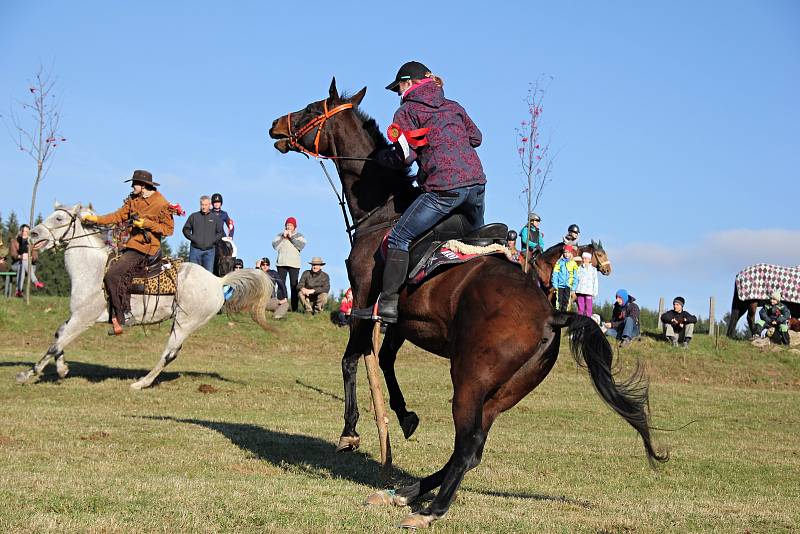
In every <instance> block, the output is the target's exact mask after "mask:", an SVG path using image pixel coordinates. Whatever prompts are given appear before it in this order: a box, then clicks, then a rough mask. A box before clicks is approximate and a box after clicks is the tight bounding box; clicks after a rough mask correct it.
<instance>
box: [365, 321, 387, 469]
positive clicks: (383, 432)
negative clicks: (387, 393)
mask: <svg viewBox="0 0 800 534" xmlns="http://www.w3.org/2000/svg"><path fill="white" fill-rule="evenodd" d="M380 339H381V323H380V322H379V321H375V326H374V327H373V329H372V351H371V352H370V353H369V354H367V355H365V356H364V364H365V365H366V366H367V378H368V379H369V390H370V393H371V394H372V405H373V406H374V407H375V412H374V413H375V424H376V425H377V426H378V439H379V440H380V446H381V473H382V475H383V476H385V477H388V476H389V473H390V471H391V468H392V448H391V445H390V444H389V418H388V417H387V416H386V403H385V402H384V400H383V390H382V389H381V375H380V373H379V372H378V356H377V352H378V348H379V347H380Z"/></svg>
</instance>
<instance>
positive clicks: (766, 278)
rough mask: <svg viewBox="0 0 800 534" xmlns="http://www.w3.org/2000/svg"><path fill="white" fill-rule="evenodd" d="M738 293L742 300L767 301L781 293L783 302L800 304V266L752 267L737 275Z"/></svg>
mask: <svg viewBox="0 0 800 534" xmlns="http://www.w3.org/2000/svg"><path fill="white" fill-rule="evenodd" d="M736 291H737V293H738V294H739V298H740V299H741V300H767V299H768V298H769V296H770V294H772V292H773V291H780V292H781V298H782V300H783V301H785V302H797V303H800V266H798V267H784V266H782V265H770V264H768V263H759V264H756V265H751V266H750V267H748V268H746V269H744V270H743V271H741V272H740V273H739V274H737V275H736Z"/></svg>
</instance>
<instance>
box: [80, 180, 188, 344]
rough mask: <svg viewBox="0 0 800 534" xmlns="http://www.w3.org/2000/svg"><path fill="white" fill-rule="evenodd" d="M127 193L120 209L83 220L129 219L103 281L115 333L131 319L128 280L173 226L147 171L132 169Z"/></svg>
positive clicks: (164, 201)
mask: <svg viewBox="0 0 800 534" xmlns="http://www.w3.org/2000/svg"><path fill="white" fill-rule="evenodd" d="M125 181H126V182H131V188H132V191H131V194H130V195H129V196H128V198H127V199H125V203H124V204H123V205H122V207H121V208H120V209H118V210H117V211H115V212H113V213H109V214H107V215H94V214H85V215H83V216H82V217H81V219H82V220H83V222H86V223H94V224H101V225H111V224H120V223H123V222H127V221H133V223H132V228H131V236H130V239H128V241H127V242H126V243H125V245H124V247H123V249H122V252H121V254H120V256H119V259H117V260H116V261H114V262H112V263H111V264H110V265H109V267H108V271H107V272H106V275H105V278H104V283H105V285H106V292H107V294H108V298H109V300H110V301H111V314H110V319H111V324H112V327H113V329H112V331H111V332H109V334H114V335H119V334H121V333H122V327H123V326H125V325H126V324H128V323H129V321H130V319H131V314H130V309H131V297H130V294H129V288H130V283H131V280H132V279H133V277H134V276H135V275H136V274H137V273H139V272H140V271H141V270H142V269H144V268H145V267H146V265H147V262H148V259H150V258H151V257H153V256H157V255H159V254H160V253H161V240H162V239H164V238H165V237H168V236H171V235H172V232H173V230H174V229H175V223H174V221H173V220H172V213H173V212H172V209H171V208H170V205H169V202H168V201H167V199H166V198H164V196H163V195H162V194H161V193H159V192H158V190H157V189H156V187H158V185H159V184H158V183H157V182H154V181H153V175H152V174H150V173H149V172H148V171H144V170H136V171H133V177H132V178H130V179H129V180H125Z"/></svg>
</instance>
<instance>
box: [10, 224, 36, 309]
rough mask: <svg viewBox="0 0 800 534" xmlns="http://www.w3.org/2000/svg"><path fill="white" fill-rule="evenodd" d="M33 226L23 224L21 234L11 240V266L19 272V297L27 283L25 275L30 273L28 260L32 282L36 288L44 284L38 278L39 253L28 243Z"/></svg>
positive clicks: (20, 229)
mask: <svg viewBox="0 0 800 534" xmlns="http://www.w3.org/2000/svg"><path fill="white" fill-rule="evenodd" d="M30 231H31V227H30V226H28V225H27V224H23V225H22V226H20V228H19V234H17V237H16V238H15V239H13V240H12V241H11V246H10V247H9V249H8V253H9V255H10V256H11V262H12V265H11V268H12V269H14V270H15V271H16V272H17V294H16V295H17V297H22V287H23V286H24V285H25V275H26V274H28V262H30V263H31V282H33V286H34V287H35V288H36V289H41V288H43V287H44V284H43V283H41V282H40V281H39V279H38V278H36V263H37V262H38V261H39V254H38V253H37V252H36V251H35V250H33V248H32V247H30V246H29V245H28V236H29V235H30Z"/></svg>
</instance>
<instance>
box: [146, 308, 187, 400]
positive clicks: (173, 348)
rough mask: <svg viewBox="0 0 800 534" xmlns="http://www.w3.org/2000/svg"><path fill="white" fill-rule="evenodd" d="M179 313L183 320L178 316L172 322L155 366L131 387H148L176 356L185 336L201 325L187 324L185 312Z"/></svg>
mask: <svg viewBox="0 0 800 534" xmlns="http://www.w3.org/2000/svg"><path fill="white" fill-rule="evenodd" d="M179 315H183V320H182V321H179V318H177V317H176V319H175V321H174V322H173V323H172V330H171V331H170V333H169V338H168V339H167V346H166V347H164V352H163V353H161V358H160V359H159V360H158V363H156V366H155V367H153V369H152V371H150V372H149V373H147V375H146V376H144V377H143V378H140V379H139V380H137V381H136V382H134V383H132V384H131V389H143V388H146V387H150V386H151V385H152V384H153V381H154V380H155V379H156V378H158V375H160V374H161V371H163V370H164V368H165V367H166V366H167V365H169V364H170V363H172V362H173V361H174V360H175V358H177V357H178V353H179V352H180V351H181V347H182V346H183V342H184V341H186V338H187V337H189V335H190V334H191V333H192V332H194V331H195V330H197V328H199V327H200V326H202V325H196V326H189V324H188V323H189V320H188V317H186V316H185V314H179Z"/></svg>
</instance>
